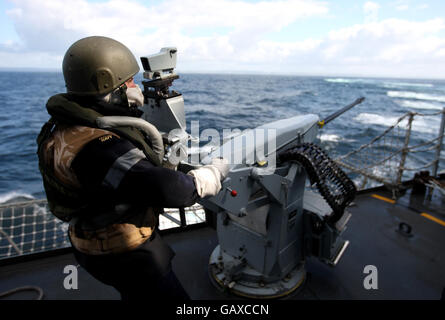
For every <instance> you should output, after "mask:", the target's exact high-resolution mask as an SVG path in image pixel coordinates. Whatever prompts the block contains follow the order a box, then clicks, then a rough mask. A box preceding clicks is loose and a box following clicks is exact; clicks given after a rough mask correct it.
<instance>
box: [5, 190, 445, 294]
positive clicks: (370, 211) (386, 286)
mask: <svg viewBox="0 0 445 320" xmlns="http://www.w3.org/2000/svg"><path fill="white" fill-rule="evenodd" d="M391 198H392V194H391V193H390V192H388V191H387V190H386V189H385V188H383V187H381V188H375V189H370V190H366V191H363V192H360V193H359V195H358V196H357V197H356V199H355V201H354V203H353V205H352V206H351V207H350V208H349V212H350V213H351V214H352V217H351V219H350V221H349V223H348V226H347V229H346V230H345V232H344V234H343V238H344V239H347V240H349V241H350V245H349V247H348V248H347V250H346V251H345V253H344V255H343V257H342V258H341V260H340V262H339V263H338V265H337V266H336V267H330V266H328V265H325V264H323V263H322V262H320V261H318V260H317V259H314V258H309V259H307V261H306V270H307V277H306V281H305V283H304V285H303V286H302V287H301V289H300V290H298V292H296V293H294V294H293V295H292V296H290V297H286V298H284V299H304V300H307V299H309V300H313V299H315V300H317V299H321V300H326V299H348V300H349V299H352V300H355V299H433V300H436V299H440V298H441V296H443V294H444V293H443V292H444V288H445V272H444V270H445V222H444V221H445V210H444V208H445V196H443V195H440V194H439V193H438V191H435V192H434V193H433V194H432V196H431V197H430V198H431V199H429V198H428V196H415V195H412V194H411V191H410V190H408V191H407V192H406V193H405V194H404V195H403V196H401V197H400V198H398V199H397V200H396V201H394V200H392V199H391ZM401 223H402V224H405V225H406V224H407V225H409V226H410V227H411V233H410V234H408V235H407V234H405V233H403V232H399V231H398V230H399V226H400V224H401ZM162 237H163V238H164V239H165V240H166V242H168V243H169V244H170V246H171V247H172V248H173V249H174V251H175V252H176V256H175V258H174V259H173V269H174V271H175V273H176V274H177V276H178V278H179V279H180V281H181V282H182V284H183V286H184V287H185V289H186V290H187V291H188V293H189V295H190V296H191V298H192V299H195V300H221V299H239V298H237V297H235V296H232V295H230V294H229V293H224V292H220V291H218V290H217V289H216V288H215V287H214V286H213V285H212V283H211V282H210V279H209V276H208V271H207V265H208V260H209V256H210V254H211V252H212V250H213V249H214V248H215V246H216V245H217V235H216V232H215V230H214V229H213V228H211V227H210V226H208V225H201V226H199V227H195V228H194V229H190V230H183V231H181V232H164V233H163V234H162ZM66 265H77V262H76V261H75V259H74V256H73V254H72V253H71V249H70V248H65V249H59V250H55V251H50V252H45V253H40V254H32V255H27V256H21V257H16V258H9V259H3V260H0V292H4V291H6V290H10V289H13V288H16V287H21V286H38V287H40V288H42V289H43V292H44V299H48V300H60V299H61V300H79V299H82V300H90V299H119V298H120V296H119V294H118V292H117V291H116V290H114V289H113V288H112V287H109V286H106V285H103V284H101V283H100V282H98V281H97V280H95V279H94V278H92V277H91V276H90V275H89V274H88V273H87V272H86V271H85V270H84V269H82V268H80V267H79V273H78V281H79V284H78V289H77V290H66V289H64V287H63V280H64V277H65V276H66V274H64V273H63V270H64V267H65V266H66ZM366 265H373V266H375V267H376V268H377V270H378V288H377V289H370V290H366V289H365V288H364V286H363V281H364V278H365V277H366V274H364V268H365V266H366ZM35 296H36V293H33V292H21V293H17V294H14V295H12V296H10V297H8V298H9V299H32V298H33V297H35Z"/></svg>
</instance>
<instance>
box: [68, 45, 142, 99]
mask: <svg viewBox="0 0 445 320" xmlns="http://www.w3.org/2000/svg"><path fill="white" fill-rule="evenodd" d="M138 72H139V65H138V63H137V61H136V58H135V57H134V55H133V54H132V53H131V51H130V50H129V49H128V48H127V47H126V46H124V45H123V44H122V43H120V42H118V41H116V40H113V39H110V38H107V37H99V36H94V37H87V38H83V39H80V40H79V41H77V42H75V43H74V44H73V45H71V47H70V48H69V49H68V51H67V52H66V53H65V57H64V58H63V76H64V78H65V84H66V88H67V92H68V93H72V94H77V95H84V96H89V95H102V94H107V93H109V92H111V91H112V90H114V89H116V88H117V87H119V86H120V85H121V84H123V83H124V82H126V81H127V80H128V79H130V78H131V77H133V76H134V75H135V74H136V73H138Z"/></svg>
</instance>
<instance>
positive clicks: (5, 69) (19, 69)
mask: <svg viewBox="0 0 445 320" xmlns="http://www.w3.org/2000/svg"><path fill="white" fill-rule="evenodd" d="M0 72H48V73H50V72H56V73H62V70H61V69H60V68H39V67H34V68H27V67H0ZM143 72H144V71H140V72H138V73H139V74H142V73H143ZM176 73H177V74H181V73H182V74H203V75H211V74H214V75H261V76H293V77H320V78H322V77H327V78H332V77H336V78H371V79H372V78H373V79H406V80H445V77H442V78H439V77H437V78H436V77H428V76H426V77H404V76H397V75H394V76H389V75H363V74H316V73H313V74H311V73H297V72H287V73H286V72H279V71H277V72H273V71H270V72H264V71H252V70H250V71H248V70H246V71H242V70H241V71H230V70H229V71H227V70H209V71H202V70H201V71H196V70H183V71H181V70H180V71H177V70H176Z"/></svg>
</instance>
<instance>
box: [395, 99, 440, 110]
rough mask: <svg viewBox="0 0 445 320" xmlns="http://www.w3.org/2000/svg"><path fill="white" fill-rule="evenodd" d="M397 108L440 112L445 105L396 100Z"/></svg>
mask: <svg viewBox="0 0 445 320" xmlns="http://www.w3.org/2000/svg"><path fill="white" fill-rule="evenodd" d="M395 102H396V103H397V104H398V105H399V106H402V107H407V108H415V109H425V110H442V108H444V107H445V105H440V104H437V103H431V102H425V101H418V100H414V101H413V100H396V101H395Z"/></svg>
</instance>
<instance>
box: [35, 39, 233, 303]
mask: <svg viewBox="0 0 445 320" xmlns="http://www.w3.org/2000/svg"><path fill="white" fill-rule="evenodd" d="M138 71H139V66H138V63H137V62H136V59H135V57H134V56H133V54H132V53H131V52H130V50H129V49H128V48H127V47H126V46H124V45H123V44H122V43H120V42H118V41H115V40H113V39H110V38H106V37H98V36H94V37H87V38H84V39H81V40H79V41H77V42H75V43H74V44H73V45H72V46H71V47H70V48H69V49H68V51H67V52H66V54H65V57H64V59H63V75H64V78H65V84H66V88H67V93H63V94H57V95H55V96H52V97H51V98H50V99H49V100H48V102H47V105H46V108H47V110H48V113H49V114H50V115H51V118H50V120H49V121H48V122H47V123H46V124H45V125H44V126H43V128H42V131H41V133H40V135H39V137H38V138H37V143H38V152H37V153H38V157H39V168H40V171H41V174H42V177H43V183H44V187H45V191H46V195H47V198H48V204H49V208H50V210H51V212H52V213H53V214H54V215H55V216H56V217H58V218H59V219H61V220H63V221H67V222H69V230H68V235H69V238H70V241H71V244H72V247H73V250H74V255H75V257H76V259H77V261H78V263H79V264H80V265H81V266H82V267H83V268H85V269H86V270H87V271H88V272H89V273H90V274H91V275H92V276H94V277H95V278H96V279H98V280H99V281H101V282H103V283H105V284H107V285H111V286H113V287H114V288H116V289H117V290H118V291H119V292H120V294H121V297H122V299H145V298H156V299H161V298H162V299H163V298H171V299H175V298H176V299H188V298H189V297H188V295H187V293H186V292H185V290H184V289H183V287H182V285H181V283H180V282H179V281H178V279H177V277H176V276H175V274H174V273H173V271H172V266H171V260H172V258H173V256H174V252H173V251H172V249H171V248H170V247H169V246H168V245H167V244H166V243H165V242H164V241H163V240H162V239H161V237H160V236H159V234H158V233H157V232H156V227H157V218H158V215H159V213H160V212H161V211H162V208H164V207H169V208H174V207H176V208H178V207H187V206H190V205H192V204H194V203H195V202H196V200H197V199H198V198H199V197H205V196H210V195H215V194H217V193H218V192H219V190H220V189H221V181H222V180H223V179H224V178H225V176H226V175H227V173H228V165H227V163H226V161H225V160H223V159H215V160H213V162H212V163H211V164H210V165H206V166H203V167H200V168H198V169H194V170H191V171H190V172H188V173H187V174H185V173H182V172H179V171H176V170H173V169H169V168H165V167H163V166H162V164H163V163H162V159H163V151H164V146H163V144H162V138H161V136H160V134H159V132H158V131H157V129H156V128H155V127H154V126H153V125H151V124H150V123H148V122H146V121H145V120H143V119H141V118H140V116H141V115H142V112H141V111H140V110H139V109H138V107H139V106H142V105H143V102H144V96H143V93H142V91H141V89H140V88H139V86H138V85H136V84H135V83H134V80H133V76H134V75H135V74H136V73H137V72H138Z"/></svg>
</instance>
